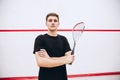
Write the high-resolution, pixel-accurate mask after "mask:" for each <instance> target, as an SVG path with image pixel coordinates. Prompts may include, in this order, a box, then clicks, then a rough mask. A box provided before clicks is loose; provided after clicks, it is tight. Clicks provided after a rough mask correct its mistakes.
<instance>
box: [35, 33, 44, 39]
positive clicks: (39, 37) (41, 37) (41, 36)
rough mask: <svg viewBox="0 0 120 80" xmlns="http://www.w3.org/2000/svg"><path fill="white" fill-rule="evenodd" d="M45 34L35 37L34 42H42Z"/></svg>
mask: <svg viewBox="0 0 120 80" xmlns="http://www.w3.org/2000/svg"><path fill="white" fill-rule="evenodd" d="M44 36H45V34H40V35H38V36H37V37H36V40H42V39H43V37H44Z"/></svg>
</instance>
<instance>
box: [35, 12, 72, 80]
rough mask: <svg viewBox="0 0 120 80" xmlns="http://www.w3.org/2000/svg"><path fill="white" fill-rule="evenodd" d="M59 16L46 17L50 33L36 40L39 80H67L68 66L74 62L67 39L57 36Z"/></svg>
mask: <svg viewBox="0 0 120 80" xmlns="http://www.w3.org/2000/svg"><path fill="white" fill-rule="evenodd" d="M59 24H60V23H59V16H58V15H57V14H56V13H49V14H48V15H47V16H46V26H47V27H48V33H46V34H44V35H39V36H38V37H37V38H36V39H35V44H34V52H33V53H34V54H35V56H36V61H37V64H38V67H40V70H39V77H38V78H39V80H67V72H66V64H69V63H72V62H73V61H74V56H73V55H71V49H70V46H69V43H68V40H67V39H66V37H64V36H62V35H59V34H57V28H58V26H59Z"/></svg>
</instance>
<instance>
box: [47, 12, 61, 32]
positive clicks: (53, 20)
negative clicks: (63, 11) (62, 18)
mask: <svg viewBox="0 0 120 80" xmlns="http://www.w3.org/2000/svg"><path fill="white" fill-rule="evenodd" d="M46 26H47V27H48V30H49V31H56V30H57V28H58V26H59V15H58V14H56V13H49V14H47V16H46Z"/></svg>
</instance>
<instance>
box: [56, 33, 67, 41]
mask: <svg viewBox="0 0 120 80" xmlns="http://www.w3.org/2000/svg"><path fill="white" fill-rule="evenodd" d="M58 36H59V37H60V38H61V39H62V40H67V38H66V37H65V36H63V35H60V34H58Z"/></svg>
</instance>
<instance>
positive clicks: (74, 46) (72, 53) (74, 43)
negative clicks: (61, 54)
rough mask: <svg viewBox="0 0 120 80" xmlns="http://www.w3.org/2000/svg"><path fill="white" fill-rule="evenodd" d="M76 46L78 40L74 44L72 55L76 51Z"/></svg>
mask: <svg viewBox="0 0 120 80" xmlns="http://www.w3.org/2000/svg"><path fill="white" fill-rule="evenodd" d="M75 46H76V42H74V45H73V49H72V52H71V54H72V55H73V54H74V52H75Z"/></svg>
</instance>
